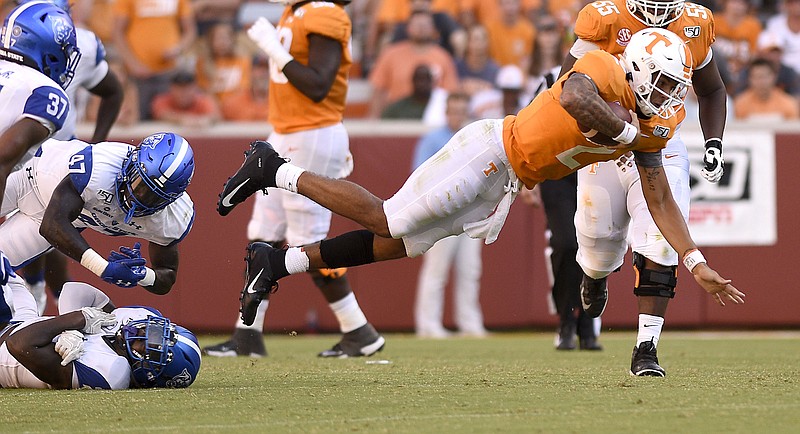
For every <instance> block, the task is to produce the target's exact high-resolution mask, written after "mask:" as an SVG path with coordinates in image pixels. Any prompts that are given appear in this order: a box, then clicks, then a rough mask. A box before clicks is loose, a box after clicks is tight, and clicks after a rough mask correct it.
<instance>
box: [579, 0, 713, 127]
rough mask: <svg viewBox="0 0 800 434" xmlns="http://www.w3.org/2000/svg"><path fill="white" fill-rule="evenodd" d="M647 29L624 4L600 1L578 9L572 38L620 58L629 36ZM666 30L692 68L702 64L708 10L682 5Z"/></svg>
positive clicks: (709, 38)
mask: <svg viewBox="0 0 800 434" xmlns="http://www.w3.org/2000/svg"><path fill="white" fill-rule="evenodd" d="M645 28H647V26H646V25H644V23H642V22H641V21H639V20H637V19H636V18H635V17H634V16H633V15H631V13H630V12H628V10H627V8H626V6H625V0H600V1H596V2H593V3H589V4H588V5H586V6H584V7H583V9H581V11H580V13H579V14H578V20H577V21H576V22H575V35H576V36H577V37H578V38H580V39H583V40H584V41H589V42H592V43H594V44H596V45H598V46H600V49H602V50H604V51H607V52H609V53H611V54H622V52H623V51H624V50H625V47H626V46H627V45H628V41H630V39H631V35H633V34H634V33H636V32H638V31H639V30H642V29H645ZM666 29H667V30H669V31H671V32H672V33H675V34H676V35H678V36H679V37H680V38H681V39H683V41H684V42H685V43H686V46H687V47H689V51H691V52H692V68H693V69H697V68H698V67H699V66H700V65H703V63H704V62H705V61H706V57H708V54H709V51H710V50H711V44H713V43H714V38H715V35H714V16H713V15H712V14H711V11H710V10H708V8H706V7H704V6H701V5H698V4H696V3H690V2H686V3H684V7H683V13H682V14H681V16H680V18H678V19H677V20H675V21H673V22H671V23H669V24H668V25H667V27H666ZM685 117H686V111H685V110H684V109H681V111H680V112H679V113H678V120H679V121H683V119H684V118H685Z"/></svg>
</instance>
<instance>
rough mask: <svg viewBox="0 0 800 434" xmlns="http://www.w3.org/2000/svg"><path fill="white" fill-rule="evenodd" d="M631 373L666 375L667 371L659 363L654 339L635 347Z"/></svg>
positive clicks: (651, 375)
mask: <svg viewBox="0 0 800 434" xmlns="http://www.w3.org/2000/svg"><path fill="white" fill-rule="evenodd" d="M631 375H634V376H637V377H666V375H667V372H666V371H664V368H662V367H661V366H659V365H658V356H657V355H656V346H655V344H654V343H653V341H652V340H650V341H647V342H642V343H641V344H639V346H638V347H633V354H632V355H631Z"/></svg>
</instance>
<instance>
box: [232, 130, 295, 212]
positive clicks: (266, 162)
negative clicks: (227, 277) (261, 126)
mask: <svg viewBox="0 0 800 434" xmlns="http://www.w3.org/2000/svg"><path fill="white" fill-rule="evenodd" d="M284 163H286V160H285V159H283V158H281V157H280V156H279V155H278V153H277V152H275V149H273V148H272V145H270V144H269V143H267V142H265V141H263V140H256V141H255V142H253V143H251V144H250V149H248V150H247V151H245V153H244V163H242V167H240V168H239V170H237V171H236V173H234V174H233V176H231V177H230V178H228V181H227V182H226V183H225V187H223V188H222V193H220V194H219V201H218V202H217V212H218V213H219V214H220V215H222V216H226V215H228V213H230V212H231V210H233V208H235V207H236V205H239V204H240V203H242V202H244V201H245V199H247V198H248V197H250V196H252V195H253V193H255V192H257V191H259V190H264V191H265V192H266V188H267V187H275V173H276V172H277V171H278V167H280V166H281V165H282V164H284Z"/></svg>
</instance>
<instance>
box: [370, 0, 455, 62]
mask: <svg viewBox="0 0 800 434" xmlns="http://www.w3.org/2000/svg"><path fill="white" fill-rule="evenodd" d="M374 1H377V3H378V4H377V5H376V6H375V9H374V12H373V16H372V17H371V19H370V20H369V24H368V29H367V35H366V41H365V43H364V61H365V62H366V63H367V64H370V65H371V63H372V62H374V61H375V60H376V58H377V56H378V55H380V52H381V51H383V48H385V46H386V45H387V43H388V42H389V41H390V40H391V41H392V42H396V41H398V40H400V39H405V35H403V34H402V33H403V32H404V31H405V26H406V23H407V22H408V19H409V18H410V17H411V13H412V11H418V10H421V11H428V12H431V13H432V14H433V17H434V26H435V27H436V29H437V30H438V32H439V38H440V43H439V45H441V46H442V48H444V49H446V50H448V52H450V54H451V55H455V56H456V57H458V56H461V55H463V53H464V44H465V41H466V34H465V33H464V30H463V29H461V28H460V27H459V26H458V16H459V13H460V10H461V5H460V3H461V2H462V1H463V0H374ZM398 27H399V29H398ZM456 30H458V31H456ZM397 33H401V35H400V36H402V37H401V38H398V37H397V36H398V35H397ZM354 34H355V32H354Z"/></svg>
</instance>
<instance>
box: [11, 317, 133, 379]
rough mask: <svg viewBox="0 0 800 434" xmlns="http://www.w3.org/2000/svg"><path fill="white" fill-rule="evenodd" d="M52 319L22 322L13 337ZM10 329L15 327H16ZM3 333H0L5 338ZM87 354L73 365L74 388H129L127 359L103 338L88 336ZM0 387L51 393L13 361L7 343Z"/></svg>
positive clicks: (25, 369) (129, 375)
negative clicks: (33, 325) (26, 328)
mask: <svg viewBox="0 0 800 434" xmlns="http://www.w3.org/2000/svg"><path fill="white" fill-rule="evenodd" d="M48 318H51V317H38V318H33V319H29V320H27V321H23V322H22V323H20V324H19V325H17V326H16V327H15V328H14V330H13V331H12V332H11V335H13V334H14V333H16V332H18V331H20V330H22V329H23V328H25V327H28V326H30V325H31V324H34V323H37V322H39V321H43V320H46V319H48ZM10 327H14V326H13V325H12V326H10ZM2 334H3V333H0V335H2ZM83 350H84V353H83V354H82V355H81V357H80V358H78V360H75V361H74V362H72V366H73V371H72V388H73V389H79V388H82V387H89V388H92V389H127V388H128V387H129V386H130V378H131V368H130V364H129V363H128V359H127V358H125V357H123V356H120V355H119V354H117V352H116V351H114V350H113V349H112V348H111V347H110V346H109V345H108V343H106V341H105V339H103V336H101V335H88V336H86V341H85V342H84V345H83ZM0 387H3V388H26V389H50V388H51V387H50V385H49V384H47V383H45V382H43V381H42V380H40V379H39V378H37V377H36V376H35V375H33V373H32V372H31V371H29V370H28V369H27V368H26V367H24V366H22V364H21V363H20V362H19V361H18V360H17V359H16V358H14V356H12V355H11V353H9V351H8V347H7V345H6V343H5V342H3V343H2V344H0Z"/></svg>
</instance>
